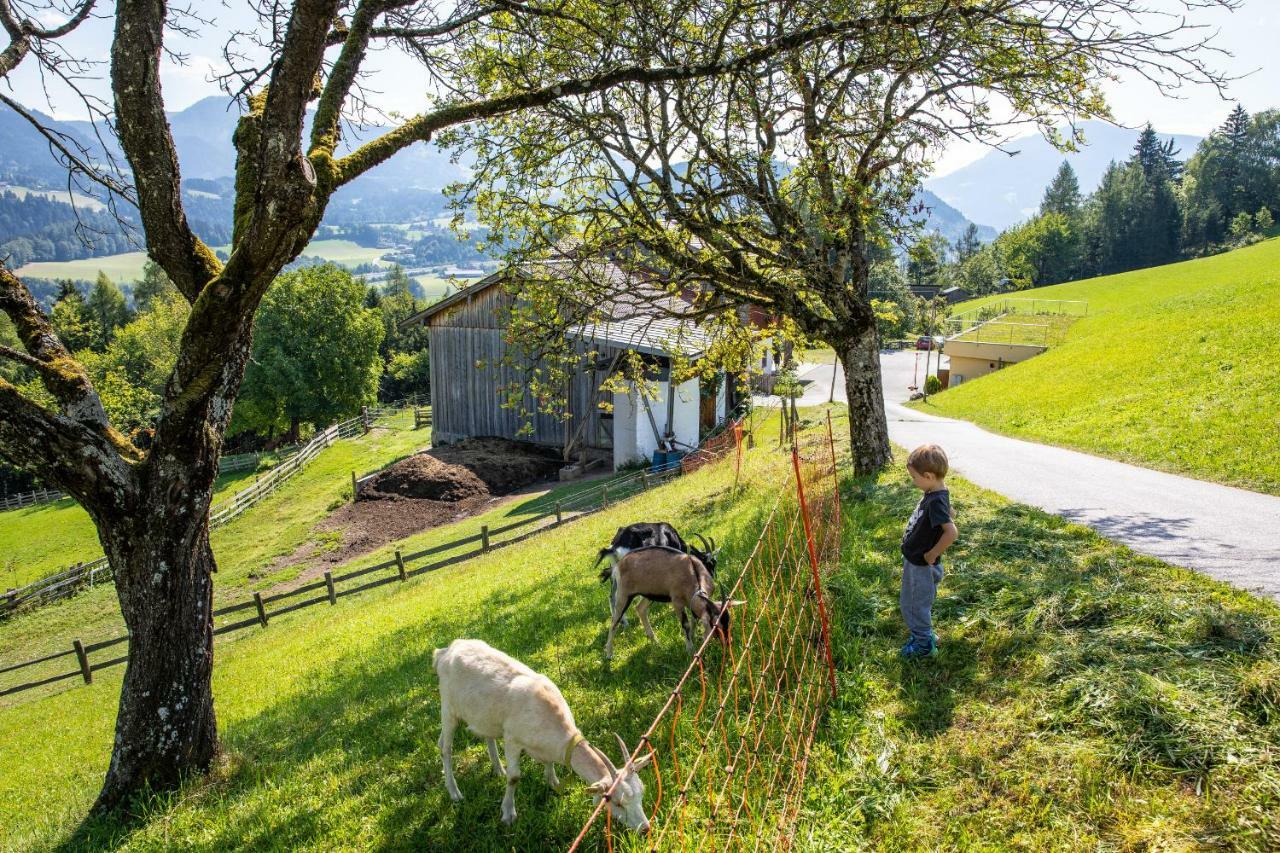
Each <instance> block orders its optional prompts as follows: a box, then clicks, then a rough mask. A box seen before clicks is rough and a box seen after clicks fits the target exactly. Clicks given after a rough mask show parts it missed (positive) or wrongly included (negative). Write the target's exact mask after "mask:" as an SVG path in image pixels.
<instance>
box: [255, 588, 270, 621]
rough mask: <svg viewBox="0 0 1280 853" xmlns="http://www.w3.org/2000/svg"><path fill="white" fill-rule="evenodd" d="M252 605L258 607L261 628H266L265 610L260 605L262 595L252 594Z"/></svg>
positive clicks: (258, 593)
mask: <svg viewBox="0 0 1280 853" xmlns="http://www.w3.org/2000/svg"><path fill="white" fill-rule="evenodd" d="M253 603H254V604H256V605H258V621H259V622H261V623H262V627H263V628H265V627H267V608H266V607H264V606H263V604H262V593H260V592H255V593H254V594H253Z"/></svg>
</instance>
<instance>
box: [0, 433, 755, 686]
mask: <svg viewBox="0 0 1280 853" xmlns="http://www.w3.org/2000/svg"><path fill="white" fill-rule="evenodd" d="M739 426H740V422H739ZM734 433H736V434H737V435H739V436H740V435H741V432H740V430H735V431H734ZM734 447H735V444H734V443H733V442H728V443H726V444H724V445H723V447H720V448H717V449H716V450H715V451H714V458H717V459H722V458H724V457H725V456H727V455H729V453H730V451H731V450H732V449H733V448H734ZM299 455H301V454H299ZM707 455H708V457H709V456H711V454H710V453H709V454H707ZM705 461H706V462H709V461H711V458H707V459H706V460H705ZM703 464H705V462H704V463H703ZM684 471H685V468H684V466H682V465H681V463H680V462H679V461H672V462H670V463H668V464H666V465H664V466H661V467H659V468H657V469H653V468H646V469H644V470H642V471H638V472H636V473H634V474H630V475H627V476H624V477H620V478H615V479H612V480H607V481H605V482H603V483H601V484H600V485H599V486H596V487H594V488H589V489H583V490H582V491H580V492H577V493H576V494H573V495H571V496H569V497H567V498H564V499H562V500H557V501H555V502H553V503H551V504H549V505H548V507H547V508H546V509H545V510H544V511H542V512H539V513H535V514H533V515H530V516H528V517H526V518H521V519H518V520H516V521H512V522H509V523H507V524H503V525H499V526H497V527H491V526H488V525H481V527H480V528H479V529H478V530H477V532H476V533H474V534H471V535H469V536H463V537H461V538H459V539H453V540H450V541H449V542H443V543H441V544H439V545H433V546H432V547H430V548H425V549H423V550H421V551H415V552H413V553H410V554H404V553H401V552H400V551H396V553H395V556H394V557H393V558H392V559H390V560H384V561H382V562H380V563H375V564H374V565H372V566H365V567H363V568H359V569H354V570H352V571H349V572H345V573H343V574H340V575H334V574H332V573H330V572H325V576H324V578H322V579H321V580H317V581H313V582H311V583H308V584H304V585H302V586H299V587H297V588H295V589H291V590H286V591H283V592H278V593H272V594H269V595H263V594H262V593H260V592H255V593H253V596H252V598H250V599H249V600H246V601H241V602H239V603H236V604H231V605H227V606H224V607H220V608H218V609H216V610H214V611H213V616H214V619H215V620H217V619H219V618H220V617H224V616H231V615H234V614H245V613H248V614H249V615H247V616H241V617H239V618H237V619H235V620H234V621H231V622H226V623H223V624H221V625H216V624H215V627H214V630H213V633H214V635H215V636H216V635H221V634H227V633H230V632H232V631H239V630H243V629H246V628H251V627H255V626H258V627H262V628H267V627H268V626H269V625H270V624H271V620H272V619H273V618H274V617H276V616H281V615H283V614H285V613H291V612H293V611H295V610H301V609H303V608H306V607H312V606H314V605H318V604H328V605H330V606H335V605H336V604H337V603H338V600H339V599H341V598H346V597H347V596H351V595H356V594H358V593H361V592H365V591H367V590H370V589H375V588H377V587H380V586H385V585H386V584H391V583H404V582H405V581H407V580H408V579H409V578H411V577H416V576H418V575H422V574H425V573H427V572H433V571H437V570H439V569H443V568H445V567H447V566H453V565H457V564H458V563H462V562H465V561H467V560H472V559H475V558H476V557H479V556H481V555H484V554H490V553H493V552H494V551H495V550H498V549H501V548H506V547H509V546H511V545H514V544H515V543H517V542H521V541H524V540H525V539H527V538H529V537H530V536H534V535H536V534H538V533H541V532H543V531H546V530H552V529H554V528H557V527H560V526H562V525H564V524H568V523H569V522H571V521H573V520H574V519H577V518H581V517H583V516H586V515H591V514H592V513H595V512H599V511H601V510H603V509H605V508H607V507H608V506H609V505H610V504H616V503H617V502H618V501H620V500H626V499H627V498H631V497H634V496H636V495H638V494H640V493H641V492H644V491H647V490H649V489H651V488H655V487H657V486H659V485H662V484H663V483H665V482H666V481H668V480H670V479H673V478H675V477H678V476H680V475H681V474H683V473H684ZM526 528H528V529H526ZM509 533H513V534H515V535H514V536H508V537H505V538H501V539H499V538H498V537H503V536H504V534H509ZM468 545H477V546H478V547H474V548H471V549H469V550H466V551H462V552H461V553H457V554H452V555H449V556H445V557H442V558H440V559H437V560H433V561H430V562H425V563H422V564H421V565H417V566H413V567H412V568H410V566H412V565H413V564H415V563H417V562H419V561H421V560H425V559H427V558H429V557H436V556H438V555H442V554H447V553H448V552H450V551H453V550H456V549H458V548H463V547H466V546H468ZM371 575H381V576H376V577H372V578H371V579H368V578H370V576H371ZM357 580H358V581H360V582H359V583H356V584H355V585H353V586H349V587H345V588H342V589H339V588H338V586H339V585H340V584H347V583H350V582H352V581H357ZM314 593H319V594H314ZM304 596H306V597H304ZM294 599H301V600H294ZM282 602H288V603H287V604H284V606H281V607H274V608H273V607H272V605H276V604H280V603H282ZM128 639H129V638H128V636H127V635H126V636H122V637H114V638H111V639H107V640H102V641H99V642H97V643H90V644H88V645H83V644H80V641H79V639H77V640H75V641H73V644H72V648H71V649H69V650H67V651H65V652H57V653H54V654H51V655H46V656H44V657H40V658H35V659H34V660H29V661H23V662H20V663H14V664H8V665H5V666H3V667H0V674H3V673H7V672H14V671H18V670H22V669H26V668H28V667H33V666H36V665H38V664H42V663H48V662H50V661H54V660H59V659H61V658H63V657H69V656H73V655H74V656H75V657H76V658H77V662H78V663H79V664H80V666H78V667H77V668H76V669H75V670H72V671H69V672H64V673H58V674H54V675H51V676H47V677H44V678H38V679H35V680H33V681H28V682H25V683H22V684H18V685H15V686H12V687H7V688H4V689H0V696H7V695H9V694H12V693H18V692H21V691H24V690H31V689H34V688H36V687H41V686H44V685H46V684H52V683H55V682H58V681H63V680H66V679H71V678H75V677H76V676H81V677H82V678H84V680H85V682H86V683H89V682H90V680H91V676H92V673H93V672H97V671H98V670H99V669H105V668H106V667H110V666H117V665H119V664H122V663H124V662H126V661H127V660H128V659H129V658H128V655H127V654H126V655H123V656H118V657H115V658H112V659H110V660H106V661H101V662H98V663H93V662H91V661H90V660H89V657H88V656H89V655H90V654H91V653H93V652H97V651H100V650H102V649H105V648H108V647H111V646H114V645H117V644H120V643H124V642H127V641H128ZM85 667H87V670H86V669H85Z"/></svg>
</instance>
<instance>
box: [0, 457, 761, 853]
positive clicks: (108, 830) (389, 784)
mask: <svg viewBox="0 0 1280 853" xmlns="http://www.w3.org/2000/svg"><path fill="white" fill-rule="evenodd" d="M731 477H732V472H731V471H728V470H725V469H719V470H716V471H705V472H703V473H700V474H696V475H694V476H692V477H690V478H688V479H686V480H683V481H679V482H677V483H676V484H674V485H672V486H670V487H668V488H664V489H661V490H655V491H653V492H650V493H649V494H647V495H645V496H642V497H641V498H639V499H637V500H635V501H631V502H628V503H627V504H625V505H623V506H622V507H621V508H619V509H615V510H612V511H610V512H609V513H606V514H601V515H598V516H593V517H589V518H587V519H584V520H582V521H579V522H576V523H574V524H572V525H570V526H568V527H566V528H562V529H560V530H559V531H557V532H554V533H550V534H547V535H543V536H540V537H536V538H534V539H532V540H529V541H528V542H526V543H523V544H521V545H517V546H514V547H512V548H510V549H507V550H504V551H499V552H495V553H494V554H493V555H492V556H490V557H486V558H482V559H478V560H475V561H471V562H469V563H466V564H463V565H459V566H456V567H452V568H449V569H444V570H441V571H439V572H436V573H432V574H429V575H426V576H423V577H421V578H416V579H414V580H412V581H410V582H409V583H408V584H407V585H406V586H405V587H398V586H393V587H390V588H386V590H385V591H384V590H377V591H374V592H373V593H370V594H366V595H364V596H361V597H359V598H356V599H352V600H345V601H343V602H342V603H341V604H340V605H339V606H338V607H336V608H312V609H309V610H304V611H300V612H299V613H296V614H291V615H289V616H285V617H280V618H278V619H275V620H273V621H272V624H271V627H270V628H269V629H267V630H265V631H262V632H256V631H255V632H249V633H248V634H245V635H241V636H240V638H239V639H233V640H227V641H219V665H218V667H217V669H216V670H215V679H214V680H215V691H216V695H217V696H218V714H219V721H220V724H221V727H222V730H223V732H224V737H225V741H226V745H227V747H228V751H229V758H228V760H227V762H226V764H225V766H223V767H222V768H220V770H219V772H218V774H217V777H216V779H217V781H216V782H215V783H213V784H211V785H207V786H200V787H199V788H192V789H190V790H188V791H187V792H185V793H184V794H183V795H182V796H181V797H180V800H179V801H174V800H170V801H166V802H165V803H155V804H153V809H154V810H153V812H152V819H149V820H148V821H147V822H146V823H145V824H144V825H143V826H142V828H141V829H140V830H138V831H137V832H136V833H135V834H134V835H132V837H129V838H120V837H116V836H115V833H116V832H118V829H117V828H115V827H110V826H108V827H100V828H98V832H100V833H101V834H95V836H94V841H95V842H96V843H100V844H103V845H107V846H115V845H120V844H122V843H123V844H127V845H131V846H132V847H133V848H134V849H167V848H171V847H172V846H174V845H179V846H191V847H197V848H201V849H225V848H228V847H250V846H268V847H277V848H302V849H322V850H334V849H368V848H370V847H379V846H390V847H396V848H412V849H430V848H436V849H438V848H439V847H440V846H442V845H449V844H450V843H453V844H457V842H458V839H460V838H467V839H469V840H470V843H471V845H472V846H474V847H476V848H479V849H500V848H503V847H505V848H506V849H511V847H513V846H519V845H521V844H522V843H523V842H522V841H521V839H528V838H530V837H532V838H544V837H548V838H554V839H556V840H557V842H567V841H568V840H569V839H571V838H572V837H573V834H574V833H576V831H577V829H578V827H579V825H580V822H581V820H582V819H583V818H584V817H585V815H586V813H587V812H588V811H589V806H590V804H589V800H588V799H587V797H586V796H585V794H583V792H582V786H581V785H580V784H577V783H575V782H571V783H570V785H569V788H568V794H567V795H566V796H563V797H556V796H553V795H552V794H551V793H550V792H549V791H548V790H547V789H546V786H545V785H544V784H542V783H541V777H540V776H539V775H537V774H534V773H532V772H530V773H529V774H528V778H527V780H526V782H525V783H524V784H523V785H521V787H520V790H519V796H518V797H517V808H518V809H520V811H521V812H522V821H521V823H520V825H518V826H517V827H516V828H515V829H514V830H508V829H507V828H505V827H503V826H502V825H501V824H500V823H499V822H498V821H497V820H496V819H495V816H496V808H497V803H498V800H499V799H500V798H501V788H502V783H501V781H500V780H496V779H494V778H493V777H492V776H491V775H489V774H488V773H487V772H485V771H486V768H487V764H486V765H485V766H483V767H482V765H481V764H480V763H479V760H478V759H479V758H480V757H481V756H482V754H483V746H481V747H480V749H479V750H477V749H476V748H475V746H476V744H474V743H471V742H469V741H467V740H466V738H465V736H463V735H459V738H458V746H459V749H458V750H457V751H456V752H455V756H456V757H457V760H458V770H459V772H458V780H459V785H460V786H461V788H462V790H463V792H464V794H465V795H467V797H468V799H467V801H466V802H465V803H464V805H463V806H462V807H461V808H457V809H455V808H453V807H452V806H451V805H450V804H449V802H448V799H447V797H446V796H445V795H444V791H443V789H442V788H441V787H440V786H439V785H438V784H437V782H438V778H439V755H438V750H437V749H436V747H435V744H434V739H435V736H436V732H437V731H438V729H437V726H438V717H437V714H438V710H437V708H436V707H435V704H434V703H435V699H434V683H433V677H431V676H429V674H428V673H429V671H430V651H431V649H432V648H434V647H436V646H440V645H443V644H445V643H447V642H448V641H449V640H451V639H453V638H454V637H457V636H468V635H469V636H479V637H484V638H487V639H489V640H490V641H492V642H494V643H495V644H497V645H500V646H502V647H503V648H505V649H507V650H510V651H512V652H513V653H516V654H519V655H521V656H522V657H523V658H524V659H526V660H527V661H528V662H529V663H530V664H531V665H533V666H535V667H537V668H539V669H541V670H543V671H545V672H547V673H548V674H550V675H551V676H552V677H553V678H555V679H556V680H557V681H558V682H559V683H560V685H561V686H562V688H563V689H564V691H565V693H566V696H567V698H568V699H569V701H570V703H571V704H572V706H573V707H574V709H575V712H576V714H577V717H578V721H579V724H580V725H581V726H582V727H583V728H584V729H585V730H586V731H588V732H590V733H591V735H592V736H593V737H595V738H597V739H598V741H599V742H600V743H601V745H602V746H604V747H605V748H606V749H608V750H609V751H610V752H611V753H614V752H616V747H615V746H611V745H610V744H612V740H611V739H610V738H608V735H607V732H609V731H613V730H616V731H618V732H619V733H621V734H622V735H623V737H625V738H627V739H628V740H629V741H634V739H635V738H636V737H637V736H638V734H639V732H640V731H641V730H642V728H643V725H642V723H643V721H644V718H645V717H647V716H651V715H652V714H653V713H654V712H656V710H657V707H658V706H659V705H660V704H661V702H662V701H663V700H664V699H665V692H664V691H665V690H666V689H668V686H669V685H670V684H671V683H672V682H673V681H674V680H675V678H676V677H677V676H678V674H679V672H680V671H681V670H682V669H683V668H684V666H685V664H686V662H687V659H686V657H685V654H684V650H683V646H682V644H681V643H680V642H679V641H678V639H677V630H678V628H677V626H676V625H675V622H674V620H673V619H671V618H670V616H664V617H660V618H658V619H656V620H655V626H654V627H655V629H656V630H657V631H658V632H659V635H660V637H661V638H662V641H663V642H662V646H661V648H659V649H653V648H649V647H647V645H646V643H645V642H644V640H643V637H642V636H641V635H640V633H639V632H638V631H633V632H629V633H628V634H627V635H625V637H624V638H623V639H621V640H620V641H619V643H618V647H617V655H616V657H615V666H614V670H613V674H612V675H607V676H605V677H603V678H602V677H601V671H602V670H601V661H600V655H599V646H600V640H601V638H602V633H603V628H604V624H605V612H604V610H605V597H606V596H605V592H604V589H603V588H602V587H601V586H600V585H599V584H598V583H597V582H596V579H595V573H594V571H592V570H591V561H592V559H593V558H594V554H595V550H596V549H597V548H598V547H599V543H600V542H601V541H607V540H608V538H609V537H610V536H611V535H612V533H613V530H614V528H615V527H616V525H617V524H618V522H619V519H620V518H622V517H623V516H626V517H628V518H631V517H639V516H645V517H649V516H662V517H671V513H670V511H669V508H670V506H672V505H680V506H682V507H683V508H684V509H683V512H681V513H678V514H676V515H675V516H674V517H673V520H675V521H677V522H678V523H690V524H695V525H696V526H697V527H698V528H699V529H701V530H704V531H705V532H708V533H711V534H713V535H715V536H716V537H717V539H718V540H728V544H727V545H726V551H725V554H726V555H728V554H732V557H731V559H734V560H735V561H740V560H741V559H743V557H744V549H745V548H746V547H748V546H749V544H750V542H749V540H748V536H749V530H750V528H751V526H752V525H751V524H750V522H751V520H752V515H751V513H752V512H753V510H754V508H755V507H757V506H759V505H761V504H763V503H764V502H766V501H768V500H770V497H771V491H772V490H771V489H769V488H768V487H767V486H765V487H763V488H762V489H761V491H758V492H751V493H748V498H747V499H746V500H744V501H742V502H741V503H739V504H737V505H736V506H733V507H730V506H727V505H725V504H723V503H719V502H716V501H715V499H711V498H708V492H712V493H717V492H718V493H719V494H720V495H721V498H723V497H724V493H725V486H726V484H727V482H728V481H729V478H731ZM704 516H714V518H715V519H716V522H715V524H705V523H702V522H700V521H698V519H700V518H701V517H704ZM108 673H109V674H108ZM99 676H100V678H99V679H98V680H99V681H100V683H95V685H94V686H93V687H90V688H86V689H83V690H81V689H73V690H69V691H65V692H62V693H58V694H56V695H52V696H47V697H44V698H40V699H36V700H35V701H31V702H28V703H24V704H22V705H20V706H16V707H11V708H8V709H4V710H0V742H3V743H5V746H6V748H5V749H4V750H3V752H2V754H0V846H5V845H12V846H18V847H21V846H28V845H29V846H45V845H48V844H50V843H53V842H54V841H55V840H57V839H60V838H65V836H66V833H67V832H68V831H69V830H70V829H71V828H73V827H74V826H75V820H76V817H77V816H78V815H79V814H81V813H83V811H84V809H85V808H86V806H87V805H88V804H89V803H90V802H91V800H92V797H93V794H94V787H95V785H96V784H97V782H98V781H99V777H100V776H101V774H102V772H103V771H104V769H105V761H106V759H107V754H108V749H109V744H110V739H111V723H112V719H113V714H114V703H115V695H116V691H117V690H118V686H119V683H120V672H119V670H111V671H104V672H102V673H100V674H99ZM49 715H53V717H50V716H49ZM48 719H58V720H59V723H58V725H57V726H56V727H55V728H54V730H52V731H51V730H50V729H49V728H48V726H47V725H46V724H45V723H44V722H42V721H45V720H48ZM615 760H616V758H615ZM485 761H486V762H487V761H488V759H487V758H485ZM37 782H38V784H37ZM540 813H541V814H540ZM464 828H465V829H464ZM530 832H532V833H533V835H531V836H530V835H528V833H530ZM462 846H467V845H466V844H463V845H462Z"/></svg>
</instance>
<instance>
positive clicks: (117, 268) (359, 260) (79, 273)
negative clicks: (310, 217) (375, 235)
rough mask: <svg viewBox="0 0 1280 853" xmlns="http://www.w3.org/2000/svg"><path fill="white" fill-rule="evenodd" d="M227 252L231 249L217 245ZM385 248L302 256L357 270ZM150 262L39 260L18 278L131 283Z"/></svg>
mask: <svg viewBox="0 0 1280 853" xmlns="http://www.w3.org/2000/svg"><path fill="white" fill-rule="evenodd" d="M215 248H217V249H222V250H223V251H227V250H228V249H229V248H230V247H229V246H216V247H215ZM385 251H386V249H369V248H365V247H364V246H359V245H357V244H355V243H353V242H351V241H350V240H313V241H312V242H310V243H308V244H307V248H306V249H305V250H303V252H302V254H304V255H312V256H315V257H319V258H324V259H325V260H326V261H333V262H334V263H337V264H343V265H344V266H348V267H354V266H358V265H359V264H364V263H377V262H378V258H380V257H381V256H382V254H383V253H384V252H385ZM146 262H147V253H146V252H124V253H123V254H119V255H104V256H102V257H100V258H81V259H80V260H76V261H40V262H37V263H34V264H27V265H26V266H24V267H21V268H20V269H18V271H17V272H18V275H20V276H30V277H32V278H71V279H77V280H82V281H93V280H94V279H95V278H97V277H98V273H99V272H105V273H106V274H107V277H108V278H110V279H111V280H112V281H115V282H126V283H127V282H132V281H136V280H138V279H140V278H142V267H143V265H144V264H146Z"/></svg>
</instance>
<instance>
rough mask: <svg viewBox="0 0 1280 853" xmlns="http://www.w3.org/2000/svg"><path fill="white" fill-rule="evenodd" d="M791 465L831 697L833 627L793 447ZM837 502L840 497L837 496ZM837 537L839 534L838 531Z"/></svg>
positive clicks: (833, 681)
mask: <svg viewBox="0 0 1280 853" xmlns="http://www.w3.org/2000/svg"><path fill="white" fill-rule="evenodd" d="M791 465H792V467H793V468H794V469H795V472H796V494H797V495H798V496H799V498H800V519H801V521H803V522H804V539H805V544H806V545H807V546H808V549H809V568H810V570H811V571H812V572H813V591H814V594H815V595H816V596H817V598H818V616H819V618H820V619H821V620H822V645H823V647H824V648H825V650H826V653H827V680H828V681H829V682H830V685H831V695H832V697H834V696H835V695H836V662H835V658H834V657H833V656H832V654H831V625H830V623H829V622H828V621H827V602H826V599H825V598H824V597H823V595H822V576H821V575H820V574H819V572H818V551H817V549H816V548H815V547H814V544H813V526H812V524H811V523H810V520H809V504H808V502H807V501H806V500H805V497H804V478H803V477H802V476H801V474H800V451H799V449H797V448H796V446H795V445H794V444H792V445H791ZM836 500H837V501H838V500H840V496H839V495H836ZM837 535H839V532H838V531H837Z"/></svg>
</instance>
